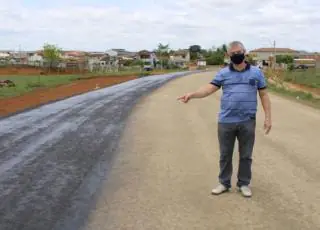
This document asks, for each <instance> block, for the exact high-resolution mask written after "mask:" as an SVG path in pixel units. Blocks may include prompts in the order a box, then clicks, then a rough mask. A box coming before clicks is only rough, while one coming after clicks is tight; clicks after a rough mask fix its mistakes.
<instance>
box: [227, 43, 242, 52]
mask: <svg viewBox="0 0 320 230" xmlns="http://www.w3.org/2000/svg"><path fill="white" fill-rule="evenodd" d="M234 46H240V47H241V48H242V49H243V51H244V52H245V51H246V48H245V47H244V45H243V43H242V42H240V41H232V42H230V43H229V45H228V51H229V50H230V49H231V48H232V47H234Z"/></svg>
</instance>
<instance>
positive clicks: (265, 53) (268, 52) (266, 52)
mask: <svg viewBox="0 0 320 230" xmlns="http://www.w3.org/2000/svg"><path fill="white" fill-rule="evenodd" d="M249 54H250V55H251V56H252V57H253V59H254V60H255V61H268V60H269V59H270V57H273V56H274V55H291V56H293V57H296V56H298V54H299V51H297V50H293V49H289V48H275V49H274V48H259V49H254V50H251V51H250V52H249Z"/></svg>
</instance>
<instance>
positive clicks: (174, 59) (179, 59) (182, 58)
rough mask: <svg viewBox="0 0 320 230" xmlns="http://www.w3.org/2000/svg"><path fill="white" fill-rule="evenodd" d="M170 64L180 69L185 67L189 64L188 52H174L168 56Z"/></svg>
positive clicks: (185, 50)
mask: <svg viewBox="0 0 320 230" xmlns="http://www.w3.org/2000/svg"><path fill="white" fill-rule="evenodd" d="M170 62H171V63H173V64H175V65H177V66H180V67H187V64H188V63H189V62H190V52H189V50H188V49H184V50H177V51H174V52H173V53H172V54H171V55H170Z"/></svg>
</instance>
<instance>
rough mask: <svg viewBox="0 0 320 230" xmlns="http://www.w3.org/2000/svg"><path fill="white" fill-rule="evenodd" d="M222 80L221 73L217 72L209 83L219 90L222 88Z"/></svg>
mask: <svg viewBox="0 0 320 230" xmlns="http://www.w3.org/2000/svg"><path fill="white" fill-rule="evenodd" d="M222 80H223V77H222V74H221V71H219V72H218V73H217V75H216V76H215V77H214V78H213V80H212V81H211V82H210V83H211V84H212V85H215V86H217V87H219V88H220V87H221V86H222Z"/></svg>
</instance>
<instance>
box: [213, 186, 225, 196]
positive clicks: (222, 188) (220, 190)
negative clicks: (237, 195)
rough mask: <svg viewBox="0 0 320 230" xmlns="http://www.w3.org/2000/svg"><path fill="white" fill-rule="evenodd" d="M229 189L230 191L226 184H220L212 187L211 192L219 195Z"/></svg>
mask: <svg viewBox="0 0 320 230" xmlns="http://www.w3.org/2000/svg"><path fill="white" fill-rule="evenodd" d="M227 191H229V189H228V188H227V187H226V186H224V185H222V184H219V185H218V186H217V187H216V188H214V189H212V191H211V193H212V194H213V195H219V194H221V193H224V192H227Z"/></svg>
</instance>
